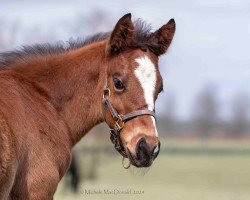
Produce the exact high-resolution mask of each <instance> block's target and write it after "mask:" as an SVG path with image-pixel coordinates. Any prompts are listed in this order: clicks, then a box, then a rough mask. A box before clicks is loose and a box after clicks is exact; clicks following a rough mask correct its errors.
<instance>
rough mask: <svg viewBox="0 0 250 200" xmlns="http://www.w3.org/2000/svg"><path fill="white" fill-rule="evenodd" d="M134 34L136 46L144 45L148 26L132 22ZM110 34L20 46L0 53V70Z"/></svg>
mask: <svg viewBox="0 0 250 200" xmlns="http://www.w3.org/2000/svg"><path fill="white" fill-rule="evenodd" d="M134 26H135V33H136V38H137V41H136V42H137V43H138V44H140V45H141V44H144V43H145V44H146V43H147V40H148V37H149V35H150V33H151V27H150V25H148V24H146V23H145V22H144V21H142V20H141V19H138V20H136V21H135V22H134ZM110 34H111V32H101V33H97V34H94V35H92V36H88V37H86V38H77V39H69V40H68V41H66V42H63V41H58V42H55V43H52V44H50V43H43V44H35V45H30V46H21V47H19V48H17V49H15V50H13V51H7V52H0V70H3V69H8V68H10V67H11V66H14V65H15V64H16V63H19V62H23V61H26V60H28V59H36V58H41V57H44V56H49V55H57V54H60V53H65V52H69V51H72V50H76V49H79V48H81V47H84V46H86V45H89V44H92V43H95V42H98V41H102V40H105V39H107V38H108V37H109V36H110Z"/></svg>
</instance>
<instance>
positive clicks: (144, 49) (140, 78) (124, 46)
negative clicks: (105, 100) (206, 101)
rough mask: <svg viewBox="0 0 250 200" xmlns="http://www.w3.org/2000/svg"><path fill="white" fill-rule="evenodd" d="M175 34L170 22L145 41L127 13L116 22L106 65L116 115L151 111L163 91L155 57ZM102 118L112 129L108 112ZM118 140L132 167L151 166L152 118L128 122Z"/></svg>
mask: <svg viewBox="0 0 250 200" xmlns="http://www.w3.org/2000/svg"><path fill="white" fill-rule="evenodd" d="M174 32H175V22H174V20H173V19H171V20H170V21H169V22H168V23H167V24H165V25H163V26H162V27H161V28H160V29H159V30H157V31H155V32H154V33H150V34H148V35H147V36H145V35H144V38H140V37H142V36H141V35H140V33H138V31H137V30H136V27H134V24H133V23H132V21H131V15H130V14H127V15H125V16H123V17H122V18H121V19H120V20H119V21H118V22H117V24H116V26H115V28H114V30H113V32H112V33H111V35H110V37H109V39H108V42H107V46H106V55H107V59H106V64H107V86H108V87H109V89H110V97H109V100H110V103H111V104H112V106H113V107H114V108H115V109H116V110H117V112H118V113H119V114H123V115H124V114H127V113H130V112H132V111H135V110H142V109H147V110H151V111H154V109H155V101H156V99H157V96H158V94H159V93H160V92H161V91H162V89H163V80H162V77H161V74H160V71H159V66H158V56H160V55H162V54H164V53H165V52H166V51H167V49H168V47H169V45H170V43H171V41H172V38H173V36H174ZM105 115H106V121H107V123H108V125H109V126H110V127H113V126H114V120H113V119H112V117H111V115H110V113H108V112H107V111H106V113H105ZM120 141H121V144H122V146H123V148H124V150H125V151H126V154H127V156H128V158H129V159H130V162H131V163H132V164H133V165H134V166H136V167H148V166H150V165H151V164H152V162H153V160H154V159H155V158H156V157H157V155H158V153H159V150H160V142H159V137H158V133H157V129H156V122H155V118H154V117H153V116H151V115H142V116H137V117H135V118H133V119H131V120H129V121H127V122H126V123H125V124H124V127H123V129H122V131H121V132H120Z"/></svg>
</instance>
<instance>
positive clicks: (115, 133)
mask: <svg viewBox="0 0 250 200" xmlns="http://www.w3.org/2000/svg"><path fill="white" fill-rule="evenodd" d="M109 96H110V90H109V88H108V87H107V86H106V87H105V88H104V91H103V100H102V115H103V119H104V121H105V122H106V123H107V121H106V117H105V116H106V112H105V111H106V110H108V111H109V113H110V114H111V117H112V119H113V120H114V124H115V125H114V127H109V128H110V140H111V141H112V143H113V144H114V147H115V149H116V150H117V151H118V152H119V153H120V154H121V155H122V156H123V158H127V157H128V156H127V153H126V151H125V149H124V147H123V146H122V142H121V138H120V132H121V131H122V129H123V127H124V125H125V123H126V122H127V121H129V120H131V119H133V118H136V117H139V116H141V115H151V116H153V117H154V118H155V113H154V112H153V111H151V110H147V109H143V110H136V111H133V112H131V113H128V114H125V115H122V114H119V113H118V112H117V111H116V109H115V108H114V107H113V106H112V105H111V103H110V101H109Z"/></svg>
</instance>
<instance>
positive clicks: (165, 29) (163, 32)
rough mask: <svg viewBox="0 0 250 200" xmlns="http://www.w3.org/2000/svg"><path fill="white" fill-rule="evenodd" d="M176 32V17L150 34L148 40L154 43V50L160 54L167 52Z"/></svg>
mask: <svg viewBox="0 0 250 200" xmlns="http://www.w3.org/2000/svg"><path fill="white" fill-rule="evenodd" d="M174 33H175V21H174V19H171V20H169V22H168V23H167V24H165V25H163V26H162V27H161V28H160V29H158V30H157V31H155V32H154V33H152V34H151V35H150V36H149V40H148V42H149V43H150V44H151V45H152V47H151V48H152V50H153V52H154V53H155V54H156V55H158V56H160V55H162V54H164V53H166V51H167V49H168V47H169V45H170V44H171V42H172V39H173V37H174Z"/></svg>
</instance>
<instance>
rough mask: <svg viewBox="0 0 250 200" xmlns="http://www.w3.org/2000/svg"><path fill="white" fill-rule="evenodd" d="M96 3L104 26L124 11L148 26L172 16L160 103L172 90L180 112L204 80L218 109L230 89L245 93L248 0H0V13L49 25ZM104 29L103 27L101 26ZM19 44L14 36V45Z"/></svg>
mask: <svg viewBox="0 0 250 200" xmlns="http://www.w3.org/2000/svg"><path fill="white" fill-rule="evenodd" d="M100 2H101V4H100ZM98 9H99V10H103V11H105V12H106V13H107V14H108V15H109V16H108V17H109V18H110V19H111V22H112V23H111V24H109V25H107V27H110V28H112V25H114V23H115V22H116V21H117V20H118V19H119V17H121V16H122V15H123V14H125V13H127V12H131V13H132V15H133V18H134V19H136V18H142V19H144V20H146V21H147V22H149V23H150V24H152V27H153V28H154V29H156V28H159V27H160V26H161V25H163V24H164V23H166V22H167V21H168V20H169V19H170V18H174V19H175V21H176V24H177V29H176V35H175V37H174V41H173V43H172V46H171V48H170V49H169V51H168V54H167V55H165V56H162V57H161V58H160V63H161V65H160V68H161V71H162V74H163V76H164V90H165V93H164V94H163V95H161V96H160V104H159V105H160V106H162V105H163V104H164V102H165V100H166V97H167V95H168V92H170V93H173V94H175V96H176V100H177V104H178V107H177V112H178V115H179V116H181V117H183V118H186V117H187V116H188V115H189V113H190V111H191V107H192V104H193V103H192V102H193V100H194V97H196V95H197V93H198V92H199V91H200V90H201V89H202V87H204V85H206V84H213V85H215V86H216V87H217V88H218V94H219V97H220V100H221V102H222V104H221V106H222V110H226V109H228V106H229V104H230V99H231V97H232V96H233V95H235V94H236V93H238V92H240V91H245V92H248V93H249V94H250V87H249V85H250V56H249V54H250V1H249V0H203V1H202V0H192V1H191V0H190V1H188V0H166V1H165V0H154V1H152V0H147V1H145V0H144V1H132V0H119V1H114V0H112V1H111V0H109V1H94V0H85V1H83V0H72V1H66V0H60V1H59V0H58V1H52V0H50V1H47V0H43V1H17V0H16V1H14V0H0V18H1V17H2V18H6V19H8V20H18V21H20V22H22V27H24V28H25V27H32V26H37V25H39V26H40V27H43V29H44V30H48V29H51V31H53V28H52V27H56V26H57V25H58V24H61V23H63V22H67V23H69V22H70V23H72V24H73V23H74V20H73V19H75V17H76V16H77V15H79V14H80V15H82V16H84V17H86V18H87V17H88V16H89V15H90V13H91V12H92V11H93V10H98ZM0 28H1V25H0ZM107 30H108V29H106V27H105V30H103V31H107ZM26 34H27V33H26ZM71 36H74V37H75V36H78V34H77V33H75V35H72V34H71V35H69V33H61V34H60V38H58V40H67V39H68V38H69V37H71ZM21 44H23V41H22V40H21V39H20V40H18V42H17V44H15V45H21ZM161 110H162V109H161Z"/></svg>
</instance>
